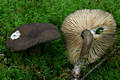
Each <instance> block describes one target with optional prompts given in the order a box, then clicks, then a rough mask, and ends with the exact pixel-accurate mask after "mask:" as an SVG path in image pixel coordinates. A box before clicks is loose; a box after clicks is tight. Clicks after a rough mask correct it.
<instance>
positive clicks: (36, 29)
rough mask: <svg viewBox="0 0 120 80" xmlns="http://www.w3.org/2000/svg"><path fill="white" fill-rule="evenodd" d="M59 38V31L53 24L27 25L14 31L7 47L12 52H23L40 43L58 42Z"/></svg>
mask: <svg viewBox="0 0 120 80" xmlns="http://www.w3.org/2000/svg"><path fill="white" fill-rule="evenodd" d="M59 37H60V34H59V32H58V29H57V27H56V26H55V25H53V24H49V23H34V24H25V25H23V26H20V27H17V28H16V29H15V30H14V31H13V33H12V34H11V36H10V38H9V40H8V41H7V44H6V46H7V48H8V49H10V50H11V51H22V50H26V49H27V48H30V47H32V46H34V45H36V44H39V43H44V42H49V41H52V40H57V39H58V38H59Z"/></svg>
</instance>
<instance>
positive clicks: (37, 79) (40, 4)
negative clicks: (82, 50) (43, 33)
mask: <svg viewBox="0 0 120 80" xmlns="http://www.w3.org/2000/svg"><path fill="white" fill-rule="evenodd" d="M119 3H120V1H119V0H0V54H5V56H4V57H2V58H1V59H0V64H2V67H1V68H2V69H1V70H0V80H44V79H46V80H67V76H66V75H64V76H62V77H61V75H62V74H64V73H68V74H70V72H71V70H72V68H73V65H71V64H70V63H69V62H68V60H67V55H66V54H67V52H66V49H65V48H64V41H63V37H61V38H60V39H58V40H55V41H51V42H48V43H42V44H40V47H41V48H42V49H41V50H43V54H40V55H39V54H35V56H31V55H30V54H29V52H28V51H24V52H11V51H9V50H8V49H7V48H6V41H7V40H8V39H9V37H10V35H11V33H12V32H13V31H14V29H15V28H17V27H18V26H21V25H24V24H33V23H36V22H37V23H52V24H54V25H56V26H57V28H58V29H59V31H60V28H61V25H62V22H63V20H64V19H65V18H66V17H67V16H68V15H69V14H71V13H73V12H75V11H76V10H81V9H102V10H104V11H107V12H110V13H112V14H113V16H114V18H115V20H116V22H117V27H118V28H117V33H118V37H117V41H116V45H117V46H118V45H119V46H120V30H119V26H120V18H119V16H120V7H119V6H120V4H119ZM60 32H61V31H60ZM102 33H103V32H102ZM38 45H39V44H38ZM33 47H34V46H33ZM31 48H32V47H31ZM119 57H120V55H118V56H117V57H112V58H111V59H109V60H107V61H106V62H105V63H103V65H101V66H100V67H98V69H96V70H95V71H94V72H93V73H91V74H90V75H89V76H88V77H87V78H86V80H114V79H116V80H119V79H120V76H119V75H120V65H119V62H120V58H119ZM6 63H9V64H10V66H9V67H8V66H7V65H6ZM95 64H97V63H93V64H91V65H90V66H88V67H87V69H86V70H84V72H83V74H85V73H87V72H88V71H89V70H90V69H91V68H92V67H94V66H95ZM32 66H36V67H35V68H32Z"/></svg>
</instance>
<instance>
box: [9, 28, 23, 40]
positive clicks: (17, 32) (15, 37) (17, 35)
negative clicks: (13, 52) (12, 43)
mask: <svg viewBox="0 0 120 80" xmlns="http://www.w3.org/2000/svg"><path fill="white" fill-rule="evenodd" d="M20 35H21V33H20V31H19V30H17V31H15V32H14V33H13V34H12V35H11V36H10V38H11V39H12V40H15V39H18V38H20Z"/></svg>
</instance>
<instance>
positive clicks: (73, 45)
mask: <svg viewBox="0 0 120 80" xmlns="http://www.w3.org/2000/svg"><path fill="white" fill-rule="evenodd" d="M101 27H102V28H104V31H103V33H102V34H99V35H98V34H95V33H94V31H95V30H96V29H98V28H101ZM85 29H88V30H90V31H91V33H92V34H93V37H94V40H93V43H92V45H91V49H90V51H89V54H88V55H86V56H85V57H87V58H88V62H89V63H92V62H95V61H96V60H97V59H99V58H100V57H101V56H102V55H103V54H104V53H105V51H106V49H108V48H109V47H110V46H111V45H112V44H113V43H114V41H115V39H116V33H115V30H116V23H115V20H114V18H113V16H112V15H111V14H110V13H108V12H104V11H102V10H99V9H93V10H89V9H84V10H78V11H76V12H74V13H72V14H70V15H69V16H68V17H66V19H65V20H64V22H63V24H62V28H61V30H62V32H63V35H64V39H65V43H66V48H67V53H68V59H69V61H70V62H71V63H72V64H75V63H76V62H77V60H78V58H79V55H80V51H81V47H82V38H81V35H80V34H81V32H82V31H83V30H85Z"/></svg>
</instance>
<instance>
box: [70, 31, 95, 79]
mask: <svg viewBox="0 0 120 80" xmlns="http://www.w3.org/2000/svg"><path fill="white" fill-rule="evenodd" d="M81 36H82V38H83V43H82V49H81V53H80V58H79V60H78V62H77V63H76V64H75V65H74V69H73V71H72V74H73V77H74V79H72V80H79V78H80V76H81V74H80V73H81V69H82V68H83V67H84V66H85V63H86V62H85V58H84V56H86V55H87V54H88V53H89V50H90V47H91V44H92V42H93V35H92V33H91V32H90V31H89V30H87V29H86V30H84V31H83V32H82V34H81Z"/></svg>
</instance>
